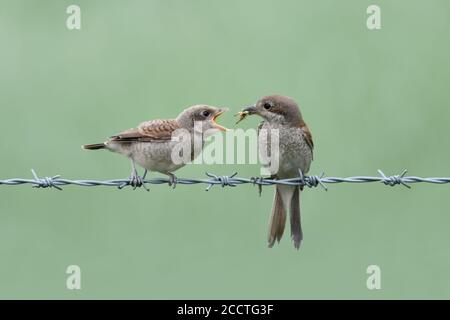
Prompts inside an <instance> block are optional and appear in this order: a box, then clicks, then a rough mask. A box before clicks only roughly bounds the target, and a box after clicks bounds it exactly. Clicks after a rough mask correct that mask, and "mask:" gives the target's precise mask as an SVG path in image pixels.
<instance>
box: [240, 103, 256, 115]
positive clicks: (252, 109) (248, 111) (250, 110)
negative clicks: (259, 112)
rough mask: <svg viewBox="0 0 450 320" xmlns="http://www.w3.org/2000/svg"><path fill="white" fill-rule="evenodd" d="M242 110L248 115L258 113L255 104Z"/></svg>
mask: <svg viewBox="0 0 450 320" xmlns="http://www.w3.org/2000/svg"><path fill="white" fill-rule="evenodd" d="M242 112H244V113H246V114H248V115H252V114H255V113H256V106H255V105H251V106H248V107H246V108H245V109H244V110H242Z"/></svg>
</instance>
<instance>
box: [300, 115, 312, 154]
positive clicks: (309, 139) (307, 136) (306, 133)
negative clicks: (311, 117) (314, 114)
mask: <svg viewBox="0 0 450 320" xmlns="http://www.w3.org/2000/svg"><path fill="white" fill-rule="evenodd" d="M300 129H302V132H303V136H304V137H305V140H306V143H307V144H308V146H309V148H310V149H311V153H312V151H313V149H314V142H313V139H312V135H311V131H309V128H308V126H307V125H306V123H304V122H303V124H302V125H301V127H300Z"/></svg>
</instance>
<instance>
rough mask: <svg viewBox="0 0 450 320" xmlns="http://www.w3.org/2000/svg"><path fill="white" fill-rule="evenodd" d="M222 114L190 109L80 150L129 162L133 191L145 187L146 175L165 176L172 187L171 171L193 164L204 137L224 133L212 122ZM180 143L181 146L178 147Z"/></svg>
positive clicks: (214, 110) (207, 107)
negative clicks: (102, 152)
mask: <svg viewBox="0 0 450 320" xmlns="http://www.w3.org/2000/svg"><path fill="white" fill-rule="evenodd" d="M226 111H228V108H218V107H214V106H210V105H206V104H198V105H194V106H191V107H189V108H186V109H185V110H183V111H182V112H181V113H180V114H179V115H178V116H177V117H176V118H175V119H163V120H161V119H158V120H150V121H146V122H142V123H141V124H140V125H139V126H137V127H136V128H131V129H128V130H125V131H123V132H121V133H119V134H116V135H113V136H111V137H110V138H109V139H107V140H106V141H105V142H102V143H94V144H86V145H83V146H82V148H83V149H86V150H101V149H106V150H109V151H112V152H115V153H119V154H121V155H124V156H126V157H128V158H129V159H131V176H130V185H131V186H133V187H134V188H136V187H139V186H142V185H144V187H145V184H144V183H143V182H144V179H145V176H146V174H147V171H154V172H159V173H162V174H165V175H167V176H169V178H170V179H169V185H171V186H173V187H175V186H176V181H177V179H176V176H175V174H174V171H176V170H178V169H180V168H181V167H183V166H184V165H186V163H187V162H189V161H193V160H194V159H195V158H196V157H197V156H198V155H199V154H200V153H201V150H202V148H203V145H204V140H205V139H206V138H207V137H208V136H211V135H213V134H215V133H217V132H219V131H227V130H228V129H227V128H225V127H223V126H221V125H219V124H218V123H217V122H216V119H217V118H218V117H219V116H220V115H222V114H223V113H225V112H226ZM197 141H198V142H197ZM182 142H184V143H185V144H183V145H181V144H182ZM180 145H181V147H180ZM175 156H176V157H177V158H175ZM179 157H183V158H182V159H184V161H180V159H179ZM136 164H138V165H139V166H141V167H143V168H144V169H145V173H144V175H143V176H142V178H141V177H140V176H139V174H138V172H137V169H136Z"/></svg>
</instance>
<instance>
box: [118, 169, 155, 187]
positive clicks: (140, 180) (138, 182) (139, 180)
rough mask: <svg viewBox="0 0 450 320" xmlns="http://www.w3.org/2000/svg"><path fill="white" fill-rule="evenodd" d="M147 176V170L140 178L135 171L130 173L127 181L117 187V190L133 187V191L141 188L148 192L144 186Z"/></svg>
mask: <svg viewBox="0 0 450 320" xmlns="http://www.w3.org/2000/svg"><path fill="white" fill-rule="evenodd" d="M146 176H147V170H145V172H144V175H143V176H142V177H140V176H139V174H138V173H137V171H134V172H132V173H131V176H130V177H129V178H128V181H127V182H126V183H124V184H122V185H120V186H119V189H122V188H123V187H125V186H131V187H133V190H136V188H140V187H143V188H144V189H145V190H147V191H150V190H149V189H148V187H147V186H146V185H145V177H146Z"/></svg>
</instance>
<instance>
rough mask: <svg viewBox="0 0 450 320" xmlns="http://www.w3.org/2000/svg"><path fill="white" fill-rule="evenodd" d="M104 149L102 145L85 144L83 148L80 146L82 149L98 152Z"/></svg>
mask: <svg viewBox="0 0 450 320" xmlns="http://www.w3.org/2000/svg"><path fill="white" fill-rule="evenodd" d="M105 147H106V146H105V144H104V143H94V144H85V145H84V146H82V148H83V149H85V150H99V149H105Z"/></svg>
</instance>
